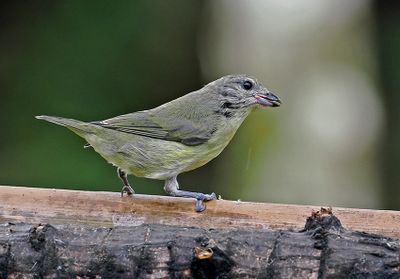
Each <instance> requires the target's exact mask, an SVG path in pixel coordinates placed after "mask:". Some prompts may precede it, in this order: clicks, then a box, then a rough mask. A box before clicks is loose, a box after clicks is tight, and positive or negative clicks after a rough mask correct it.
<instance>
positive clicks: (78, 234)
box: [0, 187, 400, 278]
mask: <svg viewBox="0 0 400 279" xmlns="http://www.w3.org/2000/svg"><path fill="white" fill-rule="evenodd" d="M0 203H1V204H0V278H400V240H398V239H395V238H390V237H388V235H392V236H395V237H396V236H397V234H398V230H399V226H398V220H399V219H398V218H399V215H398V212H394V211H374V210H355V209H337V208H334V209H333V213H334V214H335V215H336V216H335V215H331V212H330V211H329V210H321V211H320V212H317V213H314V214H311V209H312V208H314V209H317V208H316V207H308V206H293V205H276V204H261V203H245V202H241V203H237V202H232V201H214V202H210V203H207V206H208V208H207V209H206V211H205V212H203V213H196V212H194V203H193V201H190V200H188V199H179V198H169V197H157V196H153V197H149V196H143V195H136V196H135V197H134V198H133V199H131V198H122V199H121V197H120V196H119V194H117V193H104V192H82V191H69V190H68V191H67V190H52V189H35V188H23V187H0ZM310 214H311V216H310ZM308 216H310V217H308ZM337 217H339V219H340V221H343V225H344V227H343V226H342V224H341V222H340V221H339V219H338V218H337ZM353 218H354V220H352V219H353ZM39 223H40V224H39ZM362 224H363V225H364V226H362ZM387 224H389V225H387ZM379 225H381V228H379ZM351 226H352V227H351ZM357 226H358V227H357ZM350 228H351V229H350ZM357 228H360V229H357ZM357 230H362V231H369V232H379V233H381V234H385V235H386V236H383V235H377V234H371V233H367V232H360V231H357Z"/></svg>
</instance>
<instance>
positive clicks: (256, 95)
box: [215, 75, 281, 107]
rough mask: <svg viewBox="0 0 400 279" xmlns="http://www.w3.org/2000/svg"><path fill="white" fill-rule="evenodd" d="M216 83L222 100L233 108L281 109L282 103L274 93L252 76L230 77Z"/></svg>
mask: <svg viewBox="0 0 400 279" xmlns="http://www.w3.org/2000/svg"><path fill="white" fill-rule="evenodd" d="M215 83H216V84H215V85H216V87H217V91H218V94H219V95H220V96H221V97H222V98H221V99H222V100H224V101H227V102H230V103H231V104H232V106H237V107H248V106H254V105H260V106H263V107H279V106H280V105H281V101H280V100H279V98H278V97H277V96H276V95H275V94H274V93H272V92H271V91H269V90H268V89H266V88H265V87H264V86H263V85H262V84H260V83H259V82H257V80H256V79H254V78H252V77H250V76H247V75H229V76H224V77H222V78H220V79H218V80H216V81H215Z"/></svg>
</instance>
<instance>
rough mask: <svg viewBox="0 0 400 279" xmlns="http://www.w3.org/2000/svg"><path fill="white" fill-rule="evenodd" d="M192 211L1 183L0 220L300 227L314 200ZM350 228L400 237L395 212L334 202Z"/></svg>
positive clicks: (187, 204) (167, 202) (166, 203)
mask: <svg viewBox="0 0 400 279" xmlns="http://www.w3.org/2000/svg"><path fill="white" fill-rule="evenodd" d="M205 204H206V206H207V209H206V210H205V211H204V212H202V213H197V212H194V201H193V200H192V199H185V198H176V197H167V196H149V195H138V194H135V195H134V196H133V198H131V197H124V198H121V197H120V193H116V192H115V193H113V192H94V191H73V190H56V189H43V188H28V187H11V186H0V222H18V221H21V222H30V223H40V222H41V223H51V224H85V225H92V226H94V227H96V226H106V227H113V226H138V225H141V224H166V225H174V226H194V227H200V228H258V229H260V228H270V229H302V228H303V227H304V220H305V219H306V218H307V217H308V216H310V214H311V211H312V210H314V209H318V208H319V207H318V206H306V205H287V204H286V205H285V204H272V203H253V202H236V201H226V200H217V201H210V202H207V203H205ZM334 213H335V215H336V216H337V217H338V218H339V219H340V220H341V222H342V224H343V225H344V226H345V227H346V228H348V229H351V230H358V231H365V232H369V233H377V234H382V235H385V236H390V237H395V238H400V212H399V211H390V210H371V209H352V208H340V207H335V208H334Z"/></svg>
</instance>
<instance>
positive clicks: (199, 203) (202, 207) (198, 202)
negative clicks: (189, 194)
mask: <svg viewBox="0 0 400 279" xmlns="http://www.w3.org/2000/svg"><path fill="white" fill-rule="evenodd" d="M216 198H217V196H216V195H215V193H211V194H202V195H201V196H200V197H199V198H197V199H196V205H195V210H196V212H202V211H204V210H205V209H206V206H205V205H204V204H203V201H211V200H215V199H216Z"/></svg>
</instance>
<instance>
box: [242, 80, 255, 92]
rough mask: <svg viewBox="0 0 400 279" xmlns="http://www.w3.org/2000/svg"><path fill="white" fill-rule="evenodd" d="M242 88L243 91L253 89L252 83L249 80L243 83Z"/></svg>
mask: <svg viewBox="0 0 400 279" xmlns="http://www.w3.org/2000/svg"><path fill="white" fill-rule="evenodd" d="M242 86H243V88H244V89H245V90H250V89H252V88H253V83H252V82H251V81H249V80H246V81H245V82H243V85H242Z"/></svg>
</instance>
